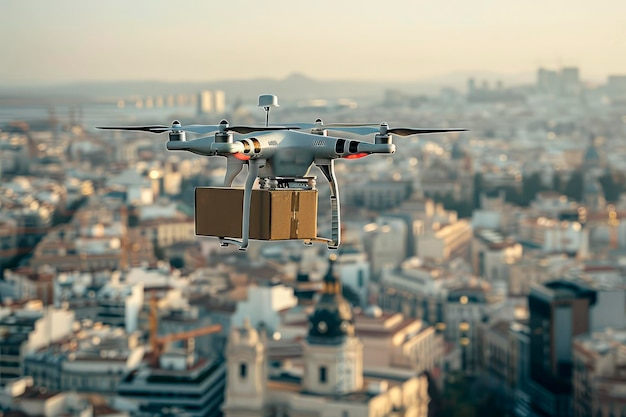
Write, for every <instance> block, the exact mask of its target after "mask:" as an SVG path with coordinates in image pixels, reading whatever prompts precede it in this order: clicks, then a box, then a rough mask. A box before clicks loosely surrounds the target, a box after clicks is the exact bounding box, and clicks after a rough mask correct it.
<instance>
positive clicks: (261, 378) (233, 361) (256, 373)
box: [222, 318, 267, 417]
mask: <svg viewBox="0 0 626 417" xmlns="http://www.w3.org/2000/svg"><path fill="white" fill-rule="evenodd" d="M266 346H267V340H266V336H265V335H264V334H259V332H257V331H256V329H254V328H253V327H252V326H251V325H250V320H249V319H248V318H246V319H245V321H244V325H243V327H240V328H233V329H232V331H231V332H230V336H229V338H228V346H227V348H226V357H227V360H228V368H227V369H228V370H227V375H228V381H227V384H226V401H225V402H224V406H223V407H222V410H223V412H224V416H225V417H238V416H259V415H263V414H262V409H263V405H264V402H265V386H266V385H267V358H266Z"/></svg>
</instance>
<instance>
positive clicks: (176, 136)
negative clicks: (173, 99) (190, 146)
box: [169, 120, 187, 142]
mask: <svg viewBox="0 0 626 417" xmlns="http://www.w3.org/2000/svg"><path fill="white" fill-rule="evenodd" d="M180 127H182V125H181V124H180V122H179V121H178V120H174V121H173V122H172V130H170V133H169V135H170V140H171V141H172V142H186V141H187V138H186V136H185V132H184V131H182V130H178V129H177V128H180Z"/></svg>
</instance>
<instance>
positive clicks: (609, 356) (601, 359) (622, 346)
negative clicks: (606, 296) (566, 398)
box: [572, 329, 626, 417]
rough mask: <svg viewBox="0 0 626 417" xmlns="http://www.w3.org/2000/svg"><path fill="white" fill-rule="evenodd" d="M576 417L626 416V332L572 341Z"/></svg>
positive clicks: (609, 333)
mask: <svg viewBox="0 0 626 417" xmlns="http://www.w3.org/2000/svg"><path fill="white" fill-rule="evenodd" d="M573 353H574V371H573V378H572V381H573V388H574V392H573V407H574V416H575V417H587V416H589V417H609V416H623V415H626V330H623V329H622V330H613V329H606V330H605V331H602V332H593V333H587V334H584V335H580V336H577V337H576V338H574V345H573Z"/></svg>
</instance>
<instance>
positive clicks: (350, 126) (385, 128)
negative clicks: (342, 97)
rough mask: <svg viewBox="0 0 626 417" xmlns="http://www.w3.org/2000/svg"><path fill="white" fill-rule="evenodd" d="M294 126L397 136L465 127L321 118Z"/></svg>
mask: <svg viewBox="0 0 626 417" xmlns="http://www.w3.org/2000/svg"><path fill="white" fill-rule="evenodd" d="M293 125H294V126H297V127H299V128H300V129H314V130H323V129H328V130H336V131H339V132H347V133H353V134H355V135H360V136H365V135H370V134H372V133H376V134H379V135H389V134H395V135H398V136H411V135H425V134H428V133H446V132H464V131H466V130H467V129H456V128H453V129H446V128H433V129H417V128H408V127H396V128H391V129H390V128H389V125H388V124H387V123H381V124H378V123H329V124H324V122H323V121H322V120H321V119H317V120H316V121H315V123H293Z"/></svg>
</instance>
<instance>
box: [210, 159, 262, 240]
mask: <svg viewBox="0 0 626 417" xmlns="http://www.w3.org/2000/svg"><path fill="white" fill-rule="evenodd" d="M261 162H262V161H261V160H259V159H251V160H249V161H248V178H246V185H245V187H244V189H243V217H242V219H241V220H242V227H241V240H237V239H231V238H220V246H222V247H227V246H228V245H236V246H239V250H240V251H242V252H245V251H246V250H248V239H249V236H250V201H251V199H252V186H253V185H254V182H255V181H256V178H257V176H258V175H259V168H260V167H261V165H262V164H261ZM237 173H238V172H237ZM235 176H236V175H235ZM232 179H234V177H232V178H230V177H228V176H227V179H226V181H230V182H231V183H232Z"/></svg>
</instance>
